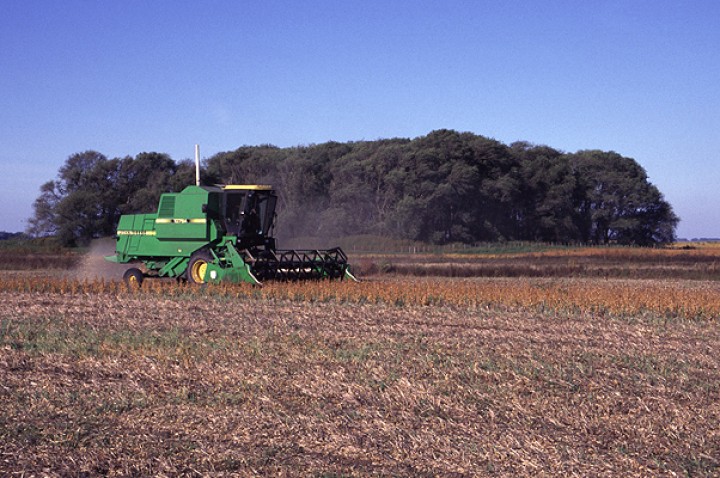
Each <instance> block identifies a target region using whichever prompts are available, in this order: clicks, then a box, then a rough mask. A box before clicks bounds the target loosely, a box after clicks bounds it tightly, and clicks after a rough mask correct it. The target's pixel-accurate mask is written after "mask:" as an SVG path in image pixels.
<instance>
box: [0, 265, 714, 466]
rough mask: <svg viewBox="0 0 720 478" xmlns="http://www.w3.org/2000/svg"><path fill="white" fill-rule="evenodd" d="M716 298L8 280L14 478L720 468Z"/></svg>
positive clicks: (6, 372) (6, 427)
mask: <svg viewBox="0 0 720 478" xmlns="http://www.w3.org/2000/svg"><path fill="white" fill-rule="evenodd" d="M603 290H605V291H609V292H607V293H606V294H605V295H604V296H603V295H602V291H603ZM593 294H597V297H596V296H594V295H593ZM718 294H719V293H718V289H717V287H715V286H714V284H713V283H692V282H672V283H662V282H653V281H606V282H603V281H594V282H593V281H591V280H586V281H577V280H574V281H570V280H544V281H540V280H509V279H505V280H481V281H419V282H402V281H385V282H368V283H362V284H348V283H333V284H328V283H311V284H303V285H299V284H276V285H273V286H268V287H265V288H263V289H253V288H247V287H219V288H205V289H188V288H185V287H179V286H177V285H176V284H161V283H157V284H156V285H154V286H150V287H148V288H145V289H144V290H143V291H141V292H133V293H129V292H127V291H125V290H124V289H123V287H122V286H120V285H118V284H115V283H104V282H93V283H79V282H73V281H68V280H64V281H60V280H55V281H53V280H38V279H32V278H18V279H10V280H5V281H1V282H0V317H2V319H0V376H2V377H3V380H2V383H0V475H10V474H23V473H24V474H25V476H33V475H34V476H42V475H45V474H49V475H71V476H80V475H84V474H86V475H116V476H117V475H120V476H129V475H172V476H177V475H182V476H199V475H209V474H214V475H215V476H226V475H234V474H237V475H274V476H317V477H340V476H487V475H491V476H492V475H498V476H559V475H561V476H566V475H579V476H589V475H592V476H678V475H679V476H716V475H717V474H718V473H719V472H720V460H719V459H718V457H720V430H719V428H718V425H717V424H718V423H720V358H719V357H718V354H717V350H718V349H719V348H720V330H719V329H718V320H717V317H718V314H717V309H715V308H714V307H717V303H718V302H717V297H718ZM463 297H464V298H463ZM613 297H615V298H616V299H613ZM653 297H655V298H653ZM459 298H462V299H459ZM612 300H615V301H616V302H609V301H612ZM663 301H668V302H663ZM615 303H617V304H620V305H618V306H615V305H613V304H615ZM667 303H669V304H672V305H671V306H670V307H671V309H670V310H669V311H668V310H665V309H664V307H667V306H666V305H665V304H667ZM616 307H617V308H616ZM669 318H671V320H668V319H669Z"/></svg>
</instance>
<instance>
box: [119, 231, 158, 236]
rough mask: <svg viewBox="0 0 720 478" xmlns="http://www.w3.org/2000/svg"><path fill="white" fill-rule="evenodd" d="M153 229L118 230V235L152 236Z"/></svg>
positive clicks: (153, 233)
mask: <svg viewBox="0 0 720 478" xmlns="http://www.w3.org/2000/svg"><path fill="white" fill-rule="evenodd" d="M155 234H157V233H156V232H155V231H118V232H117V235H118V236H154V235H155Z"/></svg>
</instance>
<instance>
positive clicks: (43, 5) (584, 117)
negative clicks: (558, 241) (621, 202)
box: [0, 0, 720, 238]
mask: <svg viewBox="0 0 720 478" xmlns="http://www.w3.org/2000/svg"><path fill="white" fill-rule="evenodd" d="M718 51H720V2H717V1H704V0H697V1H669V0H655V1H641V0H623V1H614V0H608V1H599V2H585V1H580V0H577V1H569V0H566V1H559V0H558V1H555V0H543V1H520V0H518V1H512V0H509V1H501V0H497V1H483V0H478V1H455V0H438V1H422V0H418V1H400V0H398V1H390V0H386V1H375V0H366V1H363V2H358V1H350V0H348V1H342V0H337V1H312V0H308V1H300V2H291V1H272V0H267V1H255V2H249V1H192V2H190V1H188V2H183V1H136V0H125V1H121V2H118V1H100V0H83V1H77V0H64V1H61V2H60V1H43V0H38V1H33V2H28V1H16V0H2V1H0V72H1V73H0V166H2V170H3V171H4V173H3V174H0V200H2V204H3V208H2V212H0V231H2V230H5V231H20V230H23V229H24V228H25V226H26V220H27V218H28V217H30V216H31V214H32V202H33V200H34V199H35V198H36V197H37V196H38V194H39V187H40V185H41V184H42V183H44V182H46V181H48V180H50V179H53V178H55V176H56V175H57V171H58V169H59V168H60V166H61V165H62V164H63V163H64V161H65V160H66V159H67V157H68V156H70V155H71V154H73V153H75V152H79V151H85V150H88V149H94V150H97V151H100V152H101V153H103V154H105V155H106V156H108V157H118V156H126V155H132V156H134V155H136V154H137V153H140V152H143V151H159V152H165V153H168V154H170V155H171V156H172V157H173V159H176V160H180V159H185V158H190V157H192V156H193V154H194V152H193V151H194V149H193V148H194V144H195V143H199V144H200V145H201V153H202V156H203V157H207V156H211V155H212V154H214V153H217V152H219V151H227V150H232V149H235V148H237V147H239V146H241V145H244V144H248V145H258V144H264V143H271V144H275V145H277V146H294V145H299V144H310V143H321V142H324V141H328V140H335V141H351V140H373V139H378V138H389V137H408V138H412V137H416V136H420V135H424V134H427V133H428V132H430V131H432V130H434V129H440V128H450V129H456V130H459V131H471V132H473V133H476V134H481V135H485V136H489V137H492V138H495V139H497V140H499V141H502V142H504V143H508V144H509V143H511V142H513V141H516V140H525V141H530V142H532V143H536V144H547V145H549V146H552V147H555V148H558V149H560V150H563V151H571V152H573V151H577V150H578V149H603V150H613V151H617V152H618V153H620V154H622V155H625V156H629V157H632V158H635V159H636V160H637V161H638V162H639V163H640V164H641V165H642V166H643V167H644V168H645V169H646V170H647V172H648V175H649V176H650V180H651V182H653V183H654V184H655V185H657V186H658V187H659V188H660V190H661V191H662V192H663V193H664V194H665V197H666V199H667V200H668V201H669V202H670V203H671V204H672V205H673V207H674V209H675V212H676V213H677V214H678V215H679V216H680V218H681V223H680V226H679V228H678V235H679V236H680V237H687V238H693V237H720V194H718V188H717V185H718V183H719V182H720V154H719V152H720V53H718Z"/></svg>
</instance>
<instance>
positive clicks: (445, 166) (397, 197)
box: [29, 130, 678, 245]
mask: <svg viewBox="0 0 720 478" xmlns="http://www.w3.org/2000/svg"><path fill="white" fill-rule="evenodd" d="M193 176H194V171H193V165H192V163H190V162H182V163H175V162H174V161H173V160H172V159H171V158H170V157H169V156H167V155H166V154H161V153H141V154H138V155H137V156H136V157H135V158H132V157H125V158H114V159H108V158H106V157H105V156H103V155H102V154H100V153H97V152H95V151H86V152H84V153H77V154H74V155H72V156H70V157H69V158H68V159H67V161H66V162H65V164H64V165H63V166H62V167H61V168H60V170H59V173H58V177H57V179H55V180H53V181H49V182H47V183H45V184H44V185H43V186H42V188H41V191H40V196H39V197H38V198H37V200H36V201H35V204H34V208H35V214H34V216H33V218H32V219H31V220H30V227H29V232H31V233H33V234H36V235H42V234H55V235H57V236H58V237H59V238H60V239H61V240H62V241H63V242H64V243H66V244H75V243H82V242H85V241H87V240H88V239H90V238H92V237H97V236H101V235H109V234H112V233H113V232H114V228H115V225H116V224H117V221H118V219H119V217H120V215H121V214H127V213H135V212H150V211H155V209H156V208H157V201H158V198H159V195H160V194H161V193H162V192H166V191H179V190H181V189H182V188H183V187H185V186H186V185H188V184H192V183H193V180H194V178H193ZM202 177H203V182H204V183H205V184H214V183H225V184H233V183H235V184H238V183H262V184H272V185H274V186H275V189H276V190H277V192H278V194H279V196H280V202H279V207H280V210H279V214H280V215H281V218H280V221H279V225H278V233H279V235H281V236H284V237H293V236H318V235H321V236H335V237H339V236H344V235H355V234H377V235H386V236H392V237H398V238H407V239H413V240H419V241H426V242H432V243H447V242H466V243H471V242H477V241H498V240H529V241H547V242H573V243H594V244H608V243H619V244H637V245H654V244H662V243H666V242H671V241H673V240H674V238H675V227H676V225H677V222H678V218H677V217H676V216H675V214H674V213H673V211H672V207H671V206H670V204H668V203H667V202H666V201H665V200H664V198H663V196H662V194H661V193H660V191H659V190H658V189H657V188H656V187H655V186H654V185H653V184H651V183H650V182H649V181H648V178H647V174H646V173H645V170H644V169H643V168H642V167H641V166H640V165H639V164H638V163H637V162H636V161H635V160H633V159H631V158H626V157H623V156H621V155H619V154H617V153H615V152H604V151H579V152H576V153H563V152H560V151H557V150H555V149H553V148H550V147H548V146H536V145H532V144H529V143H525V142H517V143H513V144H511V145H509V146H507V145H505V144H502V143H500V142H498V141H495V140H493V139H489V138H486V137H483V136H479V135H475V134H472V133H459V132H456V131H452V130H438V131H433V132H431V133H430V134H428V135H426V136H422V137H419V138H415V139H413V140H410V139H386V140H378V141H361V142H350V143H336V142H328V143H324V144H319V145H311V146H298V147H293V148H277V147H274V146H270V145H263V146H254V147H251V146H243V147H240V148H238V149H236V150H235V151H228V152H223V153H218V154H216V155H214V156H212V157H210V158H208V159H207V160H205V161H204V164H203V171H202Z"/></svg>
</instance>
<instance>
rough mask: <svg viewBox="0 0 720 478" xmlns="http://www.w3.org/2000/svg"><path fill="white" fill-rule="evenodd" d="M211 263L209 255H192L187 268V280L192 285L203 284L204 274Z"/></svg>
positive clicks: (201, 252)
mask: <svg viewBox="0 0 720 478" xmlns="http://www.w3.org/2000/svg"><path fill="white" fill-rule="evenodd" d="M211 261H212V259H211V258H210V254H208V253H207V252H206V251H198V252H196V253H195V254H193V255H192V257H190V263H189V264H188V268H187V280H188V281H189V282H192V283H193V284H204V283H205V272H206V271H207V266H208V264H209V263H210V262H211Z"/></svg>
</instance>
